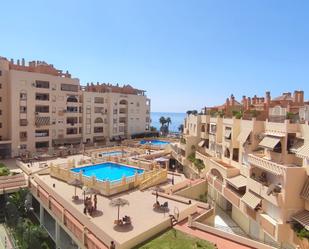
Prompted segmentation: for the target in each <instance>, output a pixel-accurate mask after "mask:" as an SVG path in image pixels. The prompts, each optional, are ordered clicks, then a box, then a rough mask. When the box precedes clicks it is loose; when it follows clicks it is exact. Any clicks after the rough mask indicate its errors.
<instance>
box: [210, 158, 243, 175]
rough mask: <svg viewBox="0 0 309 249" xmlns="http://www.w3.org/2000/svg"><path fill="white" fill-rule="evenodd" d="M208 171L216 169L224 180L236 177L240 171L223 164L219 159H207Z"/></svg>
mask: <svg viewBox="0 0 309 249" xmlns="http://www.w3.org/2000/svg"><path fill="white" fill-rule="evenodd" d="M208 167H209V168H210V169H212V168H214V169H217V170H218V171H219V172H220V173H221V175H222V176H223V177H224V178H230V177H233V176H236V175H239V173H240V170H239V169H238V168H235V167H233V166H232V165H230V164H227V163H224V162H223V161H221V160H219V159H209V165H208Z"/></svg>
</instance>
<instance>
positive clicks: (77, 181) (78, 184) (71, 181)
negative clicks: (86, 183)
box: [68, 179, 83, 196]
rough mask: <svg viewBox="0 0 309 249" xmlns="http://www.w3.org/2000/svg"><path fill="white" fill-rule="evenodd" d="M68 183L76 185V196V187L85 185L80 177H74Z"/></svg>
mask: <svg viewBox="0 0 309 249" xmlns="http://www.w3.org/2000/svg"><path fill="white" fill-rule="evenodd" d="M68 184H70V185H72V186H75V196H76V187H80V186H82V185H83V183H82V181H81V180H78V179H72V180H70V181H68Z"/></svg>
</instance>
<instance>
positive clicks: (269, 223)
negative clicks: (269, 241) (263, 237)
mask: <svg viewBox="0 0 309 249" xmlns="http://www.w3.org/2000/svg"><path fill="white" fill-rule="evenodd" d="M260 225H261V227H262V228H263V230H264V231H265V232H267V233H268V234H269V235H270V236H272V237H273V238H275V237H276V227H277V222H276V221H275V220H274V219H272V218H271V217H270V216H269V215H267V214H260Z"/></svg>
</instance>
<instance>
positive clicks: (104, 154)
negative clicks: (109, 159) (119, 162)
mask: <svg viewBox="0 0 309 249" xmlns="http://www.w3.org/2000/svg"><path fill="white" fill-rule="evenodd" d="M122 153H123V154H125V153H126V152H125V151H124V152H122V151H108V152H102V153H101V154H100V155H101V156H102V157H105V156H121V155H122Z"/></svg>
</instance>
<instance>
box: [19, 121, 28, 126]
mask: <svg viewBox="0 0 309 249" xmlns="http://www.w3.org/2000/svg"><path fill="white" fill-rule="evenodd" d="M19 125H20V126H27V125H28V120H27V119H20V120H19Z"/></svg>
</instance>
